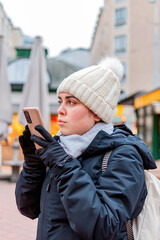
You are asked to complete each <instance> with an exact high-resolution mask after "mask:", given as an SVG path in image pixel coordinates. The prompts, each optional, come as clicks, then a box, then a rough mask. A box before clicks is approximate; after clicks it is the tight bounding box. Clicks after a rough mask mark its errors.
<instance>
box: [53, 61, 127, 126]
mask: <svg viewBox="0 0 160 240" xmlns="http://www.w3.org/2000/svg"><path fill="white" fill-rule="evenodd" d="M122 76H123V66H122V64H121V63H120V61H119V60H118V59H117V58H114V57H108V58H106V59H105V60H103V61H102V62H101V63H100V64H99V65H96V66H91V67H87V68H84V69H82V70H79V71H77V72H75V73H73V74H71V75H70V76H69V77H67V78H65V79H64V80H63V81H62V82H61V84H60V85H59V87H58V89H57V94H58V95H59V94H60V93H61V92H66V93H70V94H72V95H73V96H75V97H76V98H77V99H79V100H80V101H81V102H82V103H83V104H84V105H85V106H87V107H88V108H89V109H90V110H91V111H92V112H93V113H95V114H96V115H97V116H98V117H99V118H100V119H101V120H103V121H104V122H105V123H110V122H111V121H112V117H113V115H114V112H115V109H116V106H117V103H118V99H119V95H120V90H121V89H120V79H121V78H122Z"/></svg>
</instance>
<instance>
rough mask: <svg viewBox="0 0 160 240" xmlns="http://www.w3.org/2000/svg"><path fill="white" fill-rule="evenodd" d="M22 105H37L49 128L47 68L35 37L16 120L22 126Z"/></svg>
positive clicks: (23, 122) (24, 123) (39, 44)
mask: <svg viewBox="0 0 160 240" xmlns="http://www.w3.org/2000/svg"><path fill="white" fill-rule="evenodd" d="M23 107H38V108H39V109H40V112H41V114H42V117H43V121H44V125H45V127H46V128H47V129H49V116H50V114H49V103H48V86H47V68H46V59H45V54H44V49H43V48H42V46H41V38H40V37H36V38H35V41H34V44H33V47H32V50H31V55H30V64H29V71H28V76H27V79H26V82H25V85H24V88H23V92H22V101H21V104H20V108H19V114H18V120H19V122H21V123H22V124H23V125H24V126H25V125H26V124H27V123H26V120H25V118H24V115H23V112H22V108H23Z"/></svg>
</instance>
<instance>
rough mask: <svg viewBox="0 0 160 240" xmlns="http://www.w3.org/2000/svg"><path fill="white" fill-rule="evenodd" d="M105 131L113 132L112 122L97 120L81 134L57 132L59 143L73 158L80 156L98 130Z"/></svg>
mask: <svg viewBox="0 0 160 240" xmlns="http://www.w3.org/2000/svg"><path fill="white" fill-rule="evenodd" d="M101 130H103V131H105V132H107V133H108V134H112V133H113V124H112V123H109V124H107V123H102V122H99V123H97V124H95V125H94V126H93V127H92V128H91V129H90V130H89V131H88V132H86V133H85V134H83V135H78V134H73V135H68V136H65V135H62V134H61V133H60V132H58V134H57V135H58V136H60V144H61V146H62V147H63V148H64V149H65V151H66V152H67V153H68V154H69V155H70V156H71V157H73V158H77V157H78V156H80V155H81V154H82V153H83V152H84V151H85V150H86V148H87V147H88V146H89V144H90V143H91V142H92V140H93V139H94V138H95V136H96V135H97V133H98V132H99V131H101Z"/></svg>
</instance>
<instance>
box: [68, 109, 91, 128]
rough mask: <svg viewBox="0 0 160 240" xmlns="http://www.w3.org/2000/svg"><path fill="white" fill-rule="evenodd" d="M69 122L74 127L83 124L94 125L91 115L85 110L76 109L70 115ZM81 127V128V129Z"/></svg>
mask: <svg viewBox="0 0 160 240" xmlns="http://www.w3.org/2000/svg"><path fill="white" fill-rule="evenodd" d="M70 117H71V122H72V123H74V125H78V126H80V125H79V124H81V123H82V124H83V126H84V125H90V124H91V125H94V123H95V121H94V117H93V115H92V113H91V112H90V111H89V110H88V109H87V108H84V107H83V108H78V109H76V110H75V111H73V112H72V114H71V116H70ZM83 126H82V125H81V127H83Z"/></svg>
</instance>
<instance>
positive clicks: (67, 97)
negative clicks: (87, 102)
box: [58, 96, 78, 100]
mask: <svg viewBox="0 0 160 240" xmlns="http://www.w3.org/2000/svg"><path fill="white" fill-rule="evenodd" d="M58 98H59V99H62V98H61V97H60V96H58ZM69 98H75V99H77V100H78V98H76V97H74V96H66V97H65V99H69Z"/></svg>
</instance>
